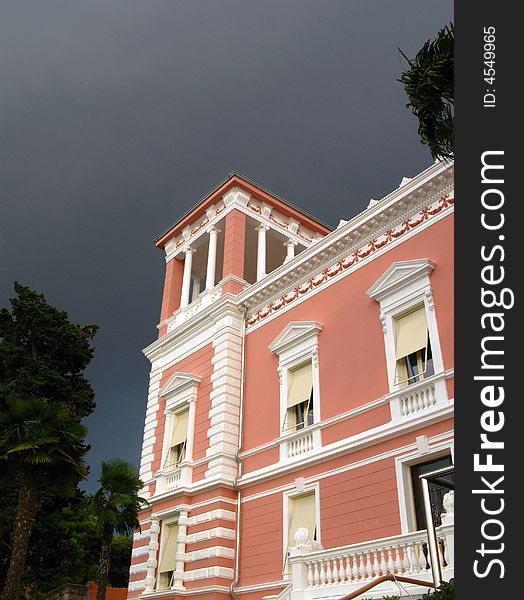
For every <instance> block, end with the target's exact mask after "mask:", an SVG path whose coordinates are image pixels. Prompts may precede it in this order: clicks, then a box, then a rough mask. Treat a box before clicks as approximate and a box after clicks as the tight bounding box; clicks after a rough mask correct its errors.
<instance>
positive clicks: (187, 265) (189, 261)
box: [180, 248, 194, 308]
mask: <svg viewBox="0 0 524 600" xmlns="http://www.w3.org/2000/svg"><path fill="white" fill-rule="evenodd" d="M193 252H194V250H193V248H186V250H185V255H186V257H185V260H184V275H183V277H182V293H181V295H180V308H185V307H186V306H187V305H188V304H189V291H190V289H191V269H192V267H193Z"/></svg>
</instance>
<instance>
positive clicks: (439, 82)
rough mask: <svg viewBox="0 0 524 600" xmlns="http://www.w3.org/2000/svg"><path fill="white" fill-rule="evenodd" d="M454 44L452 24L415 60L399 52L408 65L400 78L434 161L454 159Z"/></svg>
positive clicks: (423, 141) (429, 42) (419, 53)
mask: <svg viewBox="0 0 524 600" xmlns="http://www.w3.org/2000/svg"><path fill="white" fill-rule="evenodd" d="M454 42H455V31H454V27H453V24H452V23H450V25H446V26H445V27H444V28H442V29H441V30H440V31H439V32H438V34H437V37H436V38H435V39H434V40H428V41H427V42H426V43H425V44H424V46H422V48H421V49H420V51H419V52H418V53H417V55H416V56H415V58H414V59H412V60H410V59H409V58H407V56H406V55H405V54H404V53H403V52H402V51H401V50H400V49H399V51H400V53H401V54H402V56H403V57H404V58H405V59H406V60H407V62H408V64H409V68H408V69H407V70H406V71H404V72H403V73H402V76H401V77H400V79H399V81H400V82H401V83H402V84H404V89H405V91H406V94H407V97H408V100H409V102H408V104H407V107H408V108H411V111H412V113H413V114H414V115H415V116H416V117H417V118H418V120H419V127H418V133H419V135H420V140H421V142H422V143H423V144H425V145H427V146H428V147H429V149H430V151H431V156H432V157H433V158H434V159H437V158H450V157H452V156H453V148H454V143H453V134H454V120H453V114H454V113H453V108H454V70H455V55H454Z"/></svg>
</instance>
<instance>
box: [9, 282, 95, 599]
mask: <svg viewBox="0 0 524 600" xmlns="http://www.w3.org/2000/svg"><path fill="white" fill-rule="evenodd" d="M15 292H16V296H15V297H14V298H11V310H8V309H7V308H4V309H2V310H1V311H0V484H2V485H1V492H0V494H1V495H2V507H4V506H6V505H5V502H4V500H5V499H6V496H10V497H11V498H10V499H11V504H10V506H16V510H15V511H14V514H13V515H12V520H11V526H10V527H9V525H7V524H6V521H5V520H4V519H3V518H0V523H1V530H0V533H1V534H2V539H1V542H0V544H1V546H0V547H1V548H2V550H6V553H5V554H4V553H3V557H4V556H5V555H7V556H9V559H7V558H4V560H3V561H2V563H1V564H2V566H3V567H5V568H6V572H5V582H4V587H3V591H2V598H3V599H6V600H7V599H9V600H13V599H16V598H17V597H18V595H19V590H20V587H21V584H22V580H23V579H24V578H26V577H27V571H28V569H25V564H26V558H27V554H28V547H29V540H30V537H31V534H32V532H33V529H35V530H36V529H37V527H38V524H36V523H37V518H38V517H39V515H40V514H41V510H42V507H43V506H45V505H46V502H45V498H46V496H50V497H53V496H54V497H55V499H58V498H61V497H63V496H70V497H74V496H75V495H76V494H77V493H78V488H77V485H78V483H79V481H81V480H82V479H83V478H84V477H85V476H86V474H87V467H86V464H85V462H84V455H85V453H86V452H87V450H88V447H87V445H86V444H85V441H84V439H85V436H86V433H87V429H86V428H85V426H84V425H83V424H82V423H81V418H82V417H84V416H86V415H88V414H89V413H90V412H92V410H93V408H94V391H93V388H92V387H91V385H90V384H89V382H88V381H87V379H86V378H85V376H84V374H83V371H84V370H85V368H86V367H87V366H88V364H89V362H90V361H91V359H92V356H93V348H92V347H91V344H90V342H91V339H92V338H93V336H94V335H95V332H96V329H97V328H96V326H95V325H86V326H80V325H77V324H75V323H72V322H71V321H69V318H68V315H67V313H66V312H64V311H61V310H58V309H56V308H54V307H53V306H51V305H50V304H48V303H47V301H46V300H45V298H44V296H43V295H42V294H39V293H37V292H34V291H32V290H30V289H29V288H27V287H25V286H22V285H20V284H18V283H15ZM51 504H52V502H51ZM8 510H9V509H8ZM2 516H3V515H2ZM32 550H33V547H31V551H30V554H31V552H32ZM41 551H42V555H43V554H44V552H45V548H41ZM40 559H41V557H38V559H36V560H40Z"/></svg>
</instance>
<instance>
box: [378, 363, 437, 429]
mask: <svg viewBox="0 0 524 600" xmlns="http://www.w3.org/2000/svg"><path fill="white" fill-rule="evenodd" d="M387 398H388V399H389V403H390V406H391V415H392V417H393V418H397V419H410V418H412V417H418V416H419V415H421V414H423V413H424V412H427V411H428V410H432V409H435V408H438V407H439V406H441V407H442V406H445V405H446V403H447V402H448V395H447V389H446V374H445V373H439V374H437V375H433V376H432V377H429V378H428V379H427V380H422V381H419V382H418V383H413V384H411V385H408V386H405V387H402V388H400V389H398V390H396V391H394V392H392V393H391V394H388V396H387Z"/></svg>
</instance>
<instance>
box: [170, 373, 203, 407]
mask: <svg viewBox="0 0 524 600" xmlns="http://www.w3.org/2000/svg"><path fill="white" fill-rule="evenodd" d="M201 381H202V377H199V376H198V375H193V374H192V373H182V372H181V371H177V372H176V373H173V375H171V377H170V378H169V379H168V380H167V381H166V383H165V384H164V386H163V387H162V388H161V390H160V396H162V398H165V399H166V400H167V399H169V398H174V397H176V396H179V395H182V394H184V393H187V392H191V391H194V390H193V389H192V388H196V387H197V386H198V384H199V383H200V382H201Z"/></svg>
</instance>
